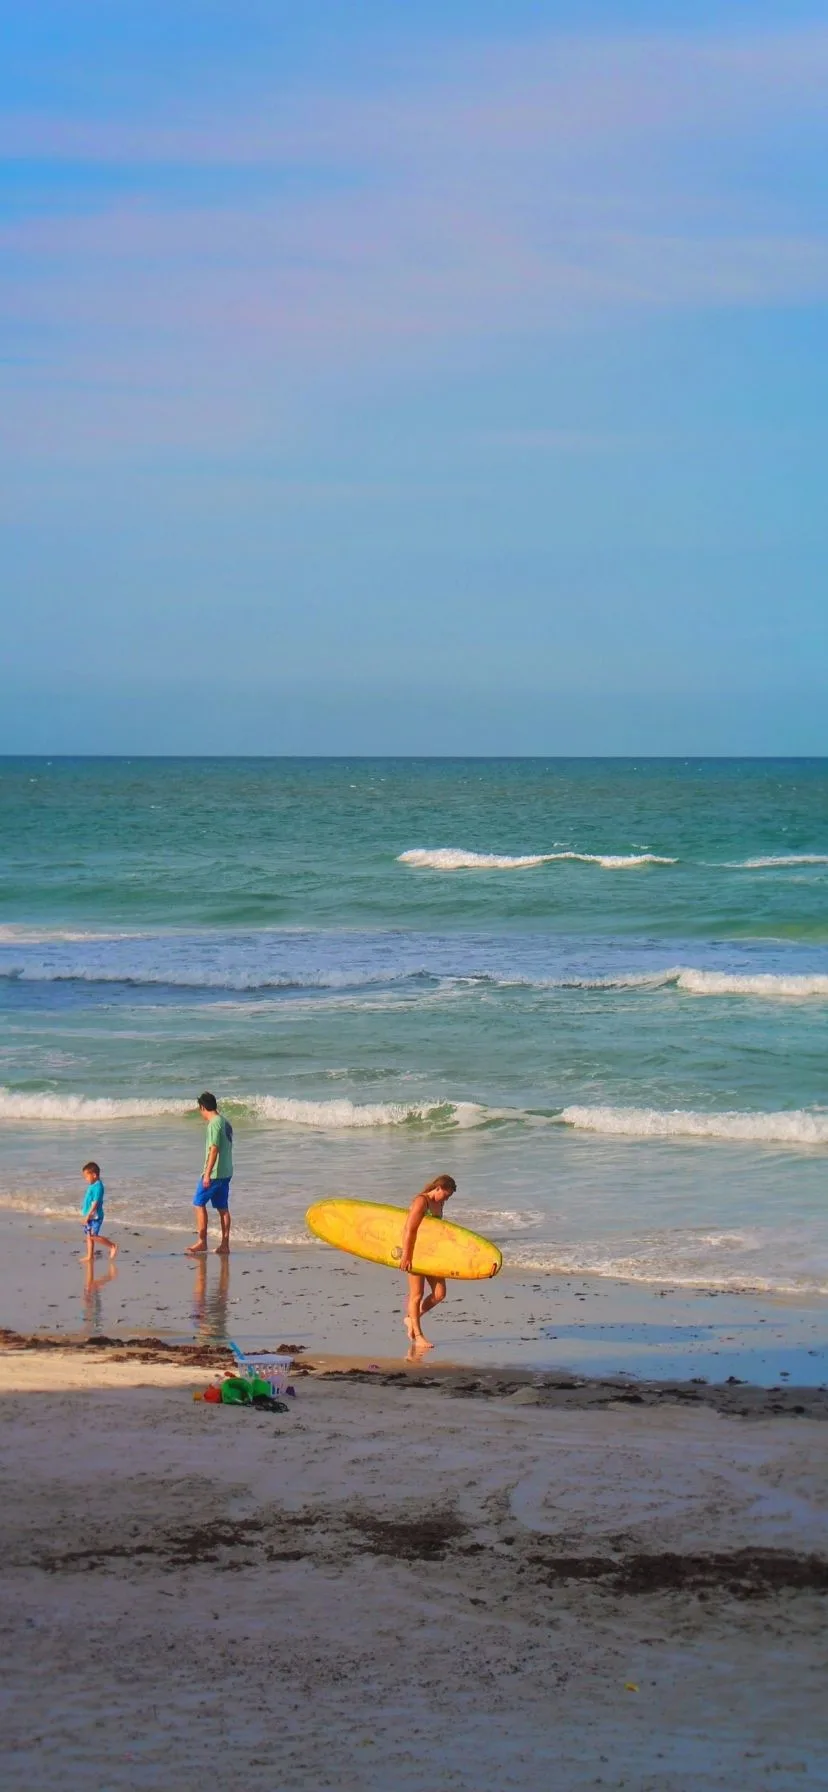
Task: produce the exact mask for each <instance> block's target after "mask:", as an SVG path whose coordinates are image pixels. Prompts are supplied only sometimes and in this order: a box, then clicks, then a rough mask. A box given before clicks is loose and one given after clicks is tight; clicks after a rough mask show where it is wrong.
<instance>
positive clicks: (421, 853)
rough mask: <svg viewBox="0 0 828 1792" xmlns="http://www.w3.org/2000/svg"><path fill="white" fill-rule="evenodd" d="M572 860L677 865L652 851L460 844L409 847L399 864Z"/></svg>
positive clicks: (485, 866) (517, 866)
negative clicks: (516, 850)
mask: <svg viewBox="0 0 828 1792" xmlns="http://www.w3.org/2000/svg"><path fill="white" fill-rule="evenodd" d="M563 859H570V860H575V861H576V862H577V863H579V864H581V865H601V866H602V867H603V869H604V870H605V871H629V870H631V869H632V868H633V867H634V866H636V865H677V864H678V860H677V859H666V858H662V857H661V855H660V854H659V853H655V852H632V853H600V852H538V853H525V854H522V855H521V854H519V855H516V856H512V855H510V854H508V853H495V852H465V851H464V850H463V848H462V847H454V846H441V847H435V848H434V849H433V850H431V849H428V848H425V847H419V846H416V847H412V848H411V849H410V850H409V851H408V852H401V853H400V854H399V857H398V859H397V863H398V864H399V865H413V866H414V867H415V868H416V869H417V870H420V871H525V870H528V869H530V868H531V867H532V866H534V865H551V864H552V863H553V862H554V861H556V860H563Z"/></svg>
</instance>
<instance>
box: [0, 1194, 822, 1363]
mask: <svg viewBox="0 0 828 1792" xmlns="http://www.w3.org/2000/svg"><path fill="white" fill-rule="evenodd" d="M5 1222H6V1223H5V1227H4V1250H3V1253H2V1257H0V1323H2V1325H3V1326H5V1327H6V1328H8V1329H9V1330H11V1331H14V1332H17V1333H23V1334H34V1333H40V1334H53V1335H54V1336H55V1337H63V1338H65V1339H69V1338H82V1337H88V1336H90V1335H105V1336H113V1337H115V1338H118V1337H119V1336H120V1337H121V1338H125V1337H132V1336H137V1335H143V1336H145V1337H147V1336H155V1337H159V1338H163V1339H166V1340H168V1341H169V1342H171V1343H179V1344H182V1345H184V1344H194V1343H195V1344H200V1345H203V1346H210V1345H222V1344H224V1343H226V1341H227V1340H228V1339H229V1338H233V1339H234V1340H235V1341H236V1342H238V1343H239V1345H240V1346H241V1347H242V1348H243V1349H244V1348H246V1347H253V1346H257V1347H265V1346H266V1347H267V1348H275V1347H276V1345H277V1344H278V1343H279V1341H280V1340H281V1339H284V1338H289V1339H290V1340H291V1341H293V1342H295V1343H296V1344H299V1345H301V1346H302V1347H303V1349H304V1350H305V1351H306V1352H307V1353H308V1355H309V1356H312V1357H314V1358H317V1357H325V1358H326V1359H327V1360H339V1361H343V1362H345V1363H347V1364H350V1365H352V1366H358V1365H359V1364H361V1363H364V1364H368V1363H373V1362H382V1363H383V1364H396V1365H399V1364H400V1363H402V1362H404V1361H405V1358H406V1352H407V1345H406V1340H405V1337H404V1334H403V1328H402V1319H401V1313H402V1300H403V1289H402V1288H401V1286H400V1278H399V1277H395V1276H394V1274H393V1272H391V1271H388V1270H384V1269H382V1268H378V1267H376V1266H374V1265H371V1264H366V1263H364V1262H361V1261H360V1260H358V1259H355V1258H351V1257H347V1256H345V1255H344V1254H341V1253H339V1252H335V1251H332V1250H325V1249H324V1248H323V1247H320V1246H313V1245H310V1244H309V1245H308V1246H307V1247H305V1248H300V1247H293V1246H267V1247H263V1246H254V1245H239V1246H237V1247H234V1249H233V1251H232V1252H231V1255H230V1257H229V1258H225V1259H220V1258H218V1257H217V1256H216V1255H215V1254H213V1253H209V1254H208V1256H207V1257H206V1258H200V1259H196V1260H193V1259H190V1258H188V1257H187V1256H186V1254H185V1252H184V1249H183V1245H182V1247H181V1248H179V1249H177V1250H176V1249H170V1248H169V1239H170V1234H169V1233H163V1232H161V1231H160V1230H159V1229H153V1228H151V1227H142V1228H138V1227H134V1226H133V1227H129V1228H127V1227H120V1228H119V1230H118V1241H119V1244H120V1249H119V1253H118V1257H117V1259H116V1261H115V1264H114V1273H113V1266H112V1265H111V1264H110V1262H109V1260H108V1258H106V1257H104V1256H100V1257H98V1258H97V1259H96V1264H95V1275H94V1278H92V1279H91V1282H90V1278H88V1276H87V1274H86V1271H85V1269H84V1266H83V1263H82V1262H81V1261H80V1260H79V1257H78V1252H79V1249H80V1245H81V1242H82V1241H81V1239H80V1237H79V1234H80V1231H81V1229H80V1227H79V1226H77V1227H76V1226H74V1225H71V1226H70V1225H69V1224H67V1223H66V1222H64V1221H61V1220H43V1219H41V1218H39V1217H34V1216H30V1215H24V1214H19V1213H17V1212H9V1211H8V1210H7V1211H6V1214H5ZM429 1335H430V1337H431V1338H432V1339H433V1341H434V1345H435V1348H434V1349H433V1350H430V1351H428V1352H427V1353H426V1355H425V1357H424V1358H423V1359H422V1364H421V1367H422V1368H423V1370H427V1371H428V1373H433V1372H434V1371H435V1370H436V1369H437V1367H438V1366H441V1365H445V1366H447V1367H448V1366H454V1367H456V1366H463V1365H465V1366H467V1367H469V1368H473V1369H475V1370H481V1371H482V1370H484V1369H485V1370H487V1371H489V1370H500V1369H507V1368H508V1369H509V1370H510V1371H511V1370H515V1371H516V1370H518V1369H520V1370H521V1371H528V1372H537V1373H551V1372H556V1373H558V1372H559V1373H563V1374H565V1375H577V1376H581V1377H583V1376H587V1377H591V1378H596V1377H598V1378H601V1377H609V1378H612V1377H622V1378H624V1377H625V1378H630V1379H633V1380H635V1381H636V1382H640V1381H646V1382H652V1381H687V1382H690V1381H699V1380H703V1381H707V1382H710V1383H712V1384H722V1383H726V1382H728V1380H729V1379H730V1378H731V1377H732V1378H735V1380H736V1381H737V1382H740V1383H746V1384H749V1385H752V1386H764V1387H766V1388H771V1387H781V1388H782V1389H783V1390H784V1388H785V1387H787V1388H789V1389H792V1388H794V1387H798V1388H812V1389H819V1388H820V1387H824V1386H826V1385H828V1300H826V1299H823V1298H806V1297H797V1296H793V1295H784V1296H777V1297H771V1296H769V1295H759V1294H751V1293H747V1292H744V1293H736V1292H734V1291H724V1290H721V1289H703V1288H692V1289H688V1288H687V1287H676V1286H672V1285H670V1284H669V1283H660V1284H653V1283H647V1284H643V1283H628V1282H616V1281H611V1280H610V1279H609V1278H605V1277H597V1276H591V1277H590V1276H585V1275H578V1276H573V1275H559V1276H555V1275H539V1274H537V1273H536V1272H526V1271H521V1270H517V1269H511V1268H509V1267H508V1265H507V1266H506V1267H505V1268H504V1270H503V1271H502V1272H501V1274H500V1275H499V1276H498V1277H496V1278H495V1279H494V1280H493V1281H489V1282H485V1283H469V1282H464V1283H457V1282H453V1283H450V1284H449V1292H448V1298H447V1300H446V1302H445V1304H444V1306H443V1307H442V1308H441V1309H440V1311H439V1313H437V1314H435V1315H433V1316H432V1319H431V1325H430V1333H429Z"/></svg>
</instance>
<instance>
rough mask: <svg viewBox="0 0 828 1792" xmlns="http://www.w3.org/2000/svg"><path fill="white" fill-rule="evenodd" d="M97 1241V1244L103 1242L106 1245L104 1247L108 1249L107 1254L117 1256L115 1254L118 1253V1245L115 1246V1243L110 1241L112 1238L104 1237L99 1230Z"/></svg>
mask: <svg viewBox="0 0 828 1792" xmlns="http://www.w3.org/2000/svg"><path fill="white" fill-rule="evenodd" d="M97 1243H98V1244H105V1245H106V1248H107V1250H108V1252H109V1255H110V1257H117V1255H118V1246H117V1245H116V1244H113V1243H112V1239H111V1238H104V1235H103V1233H102V1232H99V1233H98V1237H97Z"/></svg>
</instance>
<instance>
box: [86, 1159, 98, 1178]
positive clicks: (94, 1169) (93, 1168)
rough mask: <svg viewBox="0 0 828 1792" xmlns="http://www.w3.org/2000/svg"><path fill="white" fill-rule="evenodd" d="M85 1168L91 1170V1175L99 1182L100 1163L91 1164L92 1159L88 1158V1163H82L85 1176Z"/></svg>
mask: <svg viewBox="0 0 828 1792" xmlns="http://www.w3.org/2000/svg"><path fill="white" fill-rule="evenodd" d="M87 1170H91V1171H92V1175H93V1176H94V1177H95V1178H96V1180H97V1181H98V1182H100V1180H101V1166H100V1164H93V1163H92V1161H91V1159H90V1161H89V1163H88V1164H84V1166H83V1173H84V1176H85V1175H86V1172H87Z"/></svg>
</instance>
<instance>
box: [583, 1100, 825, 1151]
mask: <svg viewBox="0 0 828 1792" xmlns="http://www.w3.org/2000/svg"><path fill="white" fill-rule="evenodd" d="M559 1118H560V1120H561V1121H562V1122H563V1124H564V1125H565V1126H572V1127H575V1128H576V1129H577V1130H578V1131H581V1132H599V1133H608V1134H613V1135H615V1136H616V1137H621V1138H629V1139H673V1138H677V1139H681V1138H685V1139H730V1140H734V1141H737V1142H739V1141H743V1142H745V1143H752V1144H753V1143H755V1144H765V1145H799V1146H811V1145H828V1113H825V1112H820V1113H814V1112H811V1111H809V1110H808V1109H806V1108H795V1109H792V1110H791V1111H790V1112H787V1113H773V1114H766V1113H755V1114H740V1113H726V1114H700V1113H695V1112H694V1111H693V1110H692V1109H678V1108H674V1109H672V1110H670V1111H665V1110H662V1109H658V1108H611V1107H595V1108H587V1107H567V1108H564V1109H563V1110H562V1112H561V1114H560V1116H559Z"/></svg>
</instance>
